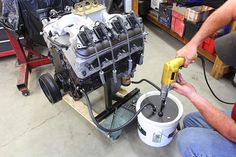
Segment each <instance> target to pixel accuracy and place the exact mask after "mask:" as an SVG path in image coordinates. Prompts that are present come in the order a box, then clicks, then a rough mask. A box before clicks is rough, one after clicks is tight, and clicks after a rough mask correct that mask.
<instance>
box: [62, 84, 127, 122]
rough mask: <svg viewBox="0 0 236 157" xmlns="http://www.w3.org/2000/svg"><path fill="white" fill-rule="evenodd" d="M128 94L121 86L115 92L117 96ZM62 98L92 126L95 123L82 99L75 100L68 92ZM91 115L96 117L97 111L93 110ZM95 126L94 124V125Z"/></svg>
mask: <svg viewBox="0 0 236 157" xmlns="http://www.w3.org/2000/svg"><path fill="white" fill-rule="evenodd" d="M127 94H128V92H127V90H125V89H123V88H121V89H120V90H119V92H117V93H116V95H117V96H119V97H125V96H126V95H127ZM63 100H64V101H65V102H66V103H67V104H68V105H69V106H71V107H72V108H73V109H74V110H75V111H77V112H78V113H79V114H80V115H81V116H82V117H84V118H85V119H86V120H87V121H88V122H89V123H91V124H92V125H93V126H95V124H94V123H93V121H92V119H91V117H90V115H89V113H88V107H87V105H85V104H84V103H83V102H82V101H80V100H79V101H75V100H74V99H73V98H72V97H71V96H70V95H69V94H67V95H65V96H64V97H63ZM93 115H94V116H95V117H96V116H97V115H98V113H96V112H95V111H93ZM95 127H96V126H95Z"/></svg>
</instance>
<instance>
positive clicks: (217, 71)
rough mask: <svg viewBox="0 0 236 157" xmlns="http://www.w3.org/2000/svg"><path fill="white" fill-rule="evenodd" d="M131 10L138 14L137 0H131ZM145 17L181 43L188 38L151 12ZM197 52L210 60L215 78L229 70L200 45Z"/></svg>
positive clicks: (215, 56) (185, 41) (184, 42)
mask: <svg viewBox="0 0 236 157" xmlns="http://www.w3.org/2000/svg"><path fill="white" fill-rule="evenodd" d="M133 10H134V12H135V14H136V15H138V0H133ZM145 18H146V19H147V20H149V21H150V22H152V23H153V24H155V25H156V26H157V27H159V28H160V29H162V30H163V31H165V32H167V33H168V34H170V35H171V36H173V37H174V38H176V39H178V40H179V41H180V42H182V43H183V44H186V43H188V40H187V39H186V38H184V37H180V36H179V35H178V34H177V33H175V32H173V31H171V29H170V28H168V27H166V26H164V25H162V24H161V23H160V22H159V21H158V19H157V17H156V16H155V15H152V14H151V13H149V14H148V15H146V17H145ZM198 53H199V54H200V55H202V56H204V57H205V58H206V59H207V60H209V61H210V62H212V63H213V67H212V70H211V75H212V76H213V77H214V78H215V79H220V78H221V77H223V75H224V74H226V73H228V72H229V66H228V65H225V64H224V63H223V62H222V61H221V60H220V58H219V57H218V56H217V55H215V54H210V53H208V52H207V51H206V50H203V49H202V48H200V47H199V48H198Z"/></svg>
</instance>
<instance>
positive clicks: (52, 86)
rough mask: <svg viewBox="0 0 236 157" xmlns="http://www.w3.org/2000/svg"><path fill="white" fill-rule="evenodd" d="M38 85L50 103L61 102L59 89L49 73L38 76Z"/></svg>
mask: <svg viewBox="0 0 236 157" xmlns="http://www.w3.org/2000/svg"><path fill="white" fill-rule="evenodd" d="M39 85H40V87H41V89H42V90H43V93H44V94H45V96H46V97H47V98H48V100H49V102H50V103H52V104H55V103H57V102H59V101H60V100H62V94H61V92H60V88H59V87H58V85H57V83H56V81H55V80H54V79H53V77H52V76H51V75H50V74H49V73H46V74H43V75H41V76H40V78H39Z"/></svg>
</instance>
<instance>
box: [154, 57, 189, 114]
mask: <svg viewBox="0 0 236 157" xmlns="http://www.w3.org/2000/svg"><path fill="white" fill-rule="evenodd" d="M184 63H185V58H184V57H177V58H175V59H172V60H171V61H168V62H167V63H165V64H164V68H163V72H162V79H161V108H160V110H159V112H158V115H159V116H160V117H162V116H163V112H162V110H163V108H164V107H165V103H166V98H167V96H168V93H169V91H170V90H171V84H172V83H173V82H176V79H177V74H178V72H179V69H180V67H182V66H183V65H184Z"/></svg>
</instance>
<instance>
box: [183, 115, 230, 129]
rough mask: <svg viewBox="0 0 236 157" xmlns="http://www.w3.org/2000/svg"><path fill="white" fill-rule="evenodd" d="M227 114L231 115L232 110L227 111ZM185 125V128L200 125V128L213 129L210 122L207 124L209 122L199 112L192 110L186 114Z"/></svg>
mask: <svg viewBox="0 0 236 157" xmlns="http://www.w3.org/2000/svg"><path fill="white" fill-rule="evenodd" d="M225 114H226V115H228V116H230V112H225ZM183 125H184V128H188V127H200V128H207V129H213V128H212V127H211V126H210V125H209V124H207V122H206V121H205V119H204V118H203V116H202V115H201V114H200V113H199V112H192V113H189V114H188V115H186V116H185V117H184V120H183Z"/></svg>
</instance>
